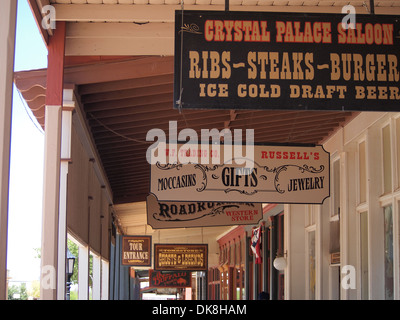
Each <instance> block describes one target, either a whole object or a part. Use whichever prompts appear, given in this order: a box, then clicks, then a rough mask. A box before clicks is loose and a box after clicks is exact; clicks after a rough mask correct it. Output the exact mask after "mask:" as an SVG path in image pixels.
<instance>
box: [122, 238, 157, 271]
mask: <svg viewBox="0 0 400 320" xmlns="http://www.w3.org/2000/svg"><path fill="white" fill-rule="evenodd" d="M121 258H122V262H121V263H122V265H124V266H132V267H133V266H138V267H139V266H140V267H150V266H151V236H123V237H122V254H121Z"/></svg>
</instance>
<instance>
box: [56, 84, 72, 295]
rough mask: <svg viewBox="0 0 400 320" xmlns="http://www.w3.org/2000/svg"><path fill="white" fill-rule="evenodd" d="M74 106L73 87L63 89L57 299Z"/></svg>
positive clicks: (62, 285)
mask: <svg viewBox="0 0 400 320" xmlns="http://www.w3.org/2000/svg"><path fill="white" fill-rule="evenodd" d="M74 107H75V102H74V91H73V89H64V102H63V111H62V129H61V131H62V133H61V167H60V204H59V223H58V228H59V229H58V278H57V281H58V289H57V299H58V300H65V296H66V256H67V255H66V248H67V186H68V165H69V161H70V160H71V130H72V110H73V109H74Z"/></svg>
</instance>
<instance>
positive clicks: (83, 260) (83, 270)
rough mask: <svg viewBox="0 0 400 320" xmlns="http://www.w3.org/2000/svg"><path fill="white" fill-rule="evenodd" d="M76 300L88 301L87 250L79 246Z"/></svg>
mask: <svg viewBox="0 0 400 320" xmlns="http://www.w3.org/2000/svg"><path fill="white" fill-rule="evenodd" d="M78 300H89V248H88V247H85V246H82V245H81V244H79V271H78Z"/></svg>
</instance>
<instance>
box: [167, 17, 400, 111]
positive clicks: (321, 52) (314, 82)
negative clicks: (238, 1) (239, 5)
mask: <svg viewBox="0 0 400 320" xmlns="http://www.w3.org/2000/svg"><path fill="white" fill-rule="evenodd" d="M344 17H345V15H340V14H306V13H299V14H297V13H276V12H274V13H265V12H237V11H230V12H221V11H184V14H183V18H182V12H181V11H176V22H175V24H176V27H175V88H174V107H175V108H183V109H289V110H293V109H296V110H340V111H399V110H400V108H399V101H400V88H399V77H400V73H399V71H400V67H399V58H400V45H399V44H400V24H399V17H397V16H379V15H374V16H371V15H361V14H357V15H356V17H355V18H356V22H355V24H352V25H350V27H349V24H343V22H342V21H343V18H344Z"/></svg>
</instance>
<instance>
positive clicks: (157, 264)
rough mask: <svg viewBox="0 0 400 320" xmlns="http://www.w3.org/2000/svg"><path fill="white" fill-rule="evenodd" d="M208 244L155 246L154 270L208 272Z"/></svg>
mask: <svg viewBox="0 0 400 320" xmlns="http://www.w3.org/2000/svg"><path fill="white" fill-rule="evenodd" d="M207 269H208V245H207V244H154V270H156V271H182V270H185V271H207Z"/></svg>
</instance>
